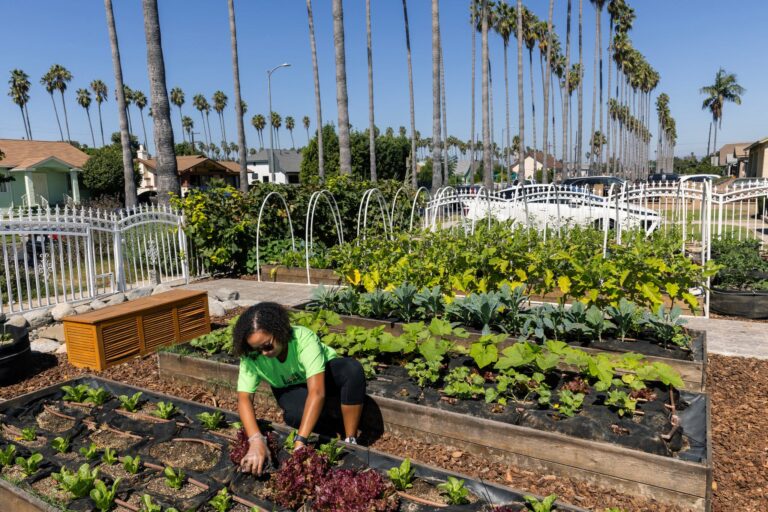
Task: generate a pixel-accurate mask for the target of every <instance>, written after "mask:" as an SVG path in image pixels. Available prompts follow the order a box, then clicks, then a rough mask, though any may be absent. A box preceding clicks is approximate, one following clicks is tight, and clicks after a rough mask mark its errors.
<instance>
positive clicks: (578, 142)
mask: <svg viewBox="0 0 768 512" xmlns="http://www.w3.org/2000/svg"><path fill="white" fill-rule="evenodd" d="M583 29H584V0H579V67H578V70H579V81H578V85H579V90H578V103H579V115H578V129H577V130H576V161H575V164H576V170H577V172H581V155H582V153H581V150H582V142H583V140H584V135H583V133H584V132H583V129H584V126H583V125H584V80H583V79H582V77H583V75H584V52H583V45H582V37H583Z"/></svg>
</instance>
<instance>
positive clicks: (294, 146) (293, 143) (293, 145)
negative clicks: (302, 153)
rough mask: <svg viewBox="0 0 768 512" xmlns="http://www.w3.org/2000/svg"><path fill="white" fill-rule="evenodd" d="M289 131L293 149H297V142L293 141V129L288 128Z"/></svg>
mask: <svg viewBox="0 0 768 512" xmlns="http://www.w3.org/2000/svg"><path fill="white" fill-rule="evenodd" d="M288 132H289V133H290V134H291V149H296V143H295V142H293V130H288Z"/></svg>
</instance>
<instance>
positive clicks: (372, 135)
mask: <svg viewBox="0 0 768 512" xmlns="http://www.w3.org/2000/svg"><path fill="white" fill-rule="evenodd" d="M365 33H366V40H367V42H368V156H369V158H370V162H371V163H370V166H371V181H372V182H373V183H376V123H375V121H374V116H373V47H372V46H371V0H365ZM286 123H287V120H286Z"/></svg>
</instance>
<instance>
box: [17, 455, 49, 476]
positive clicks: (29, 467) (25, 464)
mask: <svg viewBox="0 0 768 512" xmlns="http://www.w3.org/2000/svg"><path fill="white" fill-rule="evenodd" d="M41 462H43V455H42V454H40V453H33V454H32V455H30V456H29V457H27V458H26V459H25V458H24V457H16V465H17V466H19V467H20V468H21V471H22V472H23V473H24V474H25V475H27V476H31V475H34V474H35V473H37V469H38V468H39V467H40V463H41Z"/></svg>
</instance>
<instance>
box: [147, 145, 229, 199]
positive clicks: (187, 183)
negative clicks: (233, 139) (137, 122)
mask: <svg viewBox="0 0 768 512" xmlns="http://www.w3.org/2000/svg"><path fill="white" fill-rule="evenodd" d="M137 160H138V163H139V165H138V171H139V173H140V174H141V183H139V187H138V188H137V189H136V192H137V193H138V194H139V195H141V194H145V193H149V192H156V191H157V175H156V173H155V170H156V169H157V160H155V159H154V158H149V154H148V153H147V151H146V150H145V149H144V147H143V146H141V147H139V152H138V159H137ZM176 167H177V170H178V173H179V182H180V185H181V194H182V195H184V194H186V193H187V192H189V191H190V189H193V188H198V189H205V188H207V187H208V183H209V182H210V181H211V180H212V179H218V180H222V181H224V182H226V183H227V184H229V185H232V186H233V187H238V186H239V184H240V173H239V172H238V171H235V170H233V169H231V168H230V167H228V166H226V165H223V163H222V162H217V161H216V160H211V159H210V158H208V157H205V156H203V155H190V156H177V157H176Z"/></svg>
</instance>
